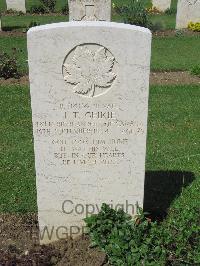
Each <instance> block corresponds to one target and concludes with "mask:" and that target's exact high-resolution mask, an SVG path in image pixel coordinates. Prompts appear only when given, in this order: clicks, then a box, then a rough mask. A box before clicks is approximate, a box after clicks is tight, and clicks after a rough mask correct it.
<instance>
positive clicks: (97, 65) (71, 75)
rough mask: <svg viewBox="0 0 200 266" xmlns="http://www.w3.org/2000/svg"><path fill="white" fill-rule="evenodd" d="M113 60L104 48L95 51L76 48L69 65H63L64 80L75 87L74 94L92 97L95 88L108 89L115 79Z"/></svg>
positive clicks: (86, 48)
mask: <svg viewBox="0 0 200 266" xmlns="http://www.w3.org/2000/svg"><path fill="white" fill-rule="evenodd" d="M114 63H115V58H114V57H113V56H112V55H111V54H108V52H107V50H106V48H105V47H100V48H99V47H98V49H97V50H96V51H93V50H91V49H89V48H88V47H87V46H78V47H77V48H76V49H75V51H74V55H73V57H72V60H71V62H70V64H69V63H66V62H65V63H64V65H63V67H64V70H65V71H64V72H65V74H64V79H65V81H66V82H67V83H69V84H72V85H75V87H74V89H73V90H74V92H75V93H78V94H82V95H85V96H88V97H94V96H95V93H96V90H97V88H108V87H110V86H111V85H112V82H113V81H114V79H115V78H116V74H115V73H113V66H114Z"/></svg>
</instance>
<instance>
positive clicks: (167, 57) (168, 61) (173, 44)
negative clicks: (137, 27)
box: [0, 36, 200, 73]
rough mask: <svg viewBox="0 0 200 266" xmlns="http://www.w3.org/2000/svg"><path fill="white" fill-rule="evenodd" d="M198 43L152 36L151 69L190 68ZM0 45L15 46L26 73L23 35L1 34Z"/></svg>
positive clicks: (198, 57) (190, 38) (194, 39)
mask: <svg viewBox="0 0 200 266" xmlns="http://www.w3.org/2000/svg"><path fill="white" fill-rule="evenodd" d="M199 45H200V36H187V37H184V36H183V37H155V38H153V43H152V61H151V70H154V71H167V70H190V69H191V68H192V67H193V66H194V65H196V64H197V62H200V50H199ZM0 47H1V49H2V51H5V52H8V53H12V49H13V48H17V51H16V56H17V60H18V62H19V65H20V70H21V71H22V72H23V73H28V65H27V48H26V38H25V37H14V36H12V37H7V36H2V37H1V38H0ZM194 51H195V52H194Z"/></svg>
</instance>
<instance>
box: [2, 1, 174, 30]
mask: <svg viewBox="0 0 200 266" xmlns="http://www.w3.org/2000/svg"><path fill="white" fill-rule="evenodd" d="M65 1H66V0H60V1H57V4H56V12H61V9H62V7H63V6H64V5H65ZM174 1H175V2H176V1H177V0H174ZM128 2H129V0H125V1H122V0H115V1H113V3H115V4H124V3H128ZM39 3H40V1H39V0H27V1H26V8H27V11H29V10H30V8H31V6H33V5H37V4H39ZM172 5H173V6H175V5H176V4H174V3H172ZM146 6H147V7H149V6H151V1H149V0H147V1H146ZM5 9H6V5H5V1H2V2H1V3H0V10H5ZM150 18H151V21H152V22H153V23H155V22H159V23H161V24H162V27H163V29H174V28H175V14H173V15H165V14H162V15H151V16H150ZM112 20H113V21H116V22H123V20H122V18H121V17H120V15H118V14H115V12H114V13H113V16H112ZM32 21H34V22H37V23H38V24H40V25H43V24H48V23H53V22H61V21H68V16H63V15H61V14H57V15H55V16H52V15H51V14H50V15H48V14H46V15H45V16H44V15H41V16H38V15H30V14H26V15H22V16H17V15H9V16H3V18H2V27H3V29H4V30H16V29H19V30H23V29H24V28H27V27H28V26H29V24H30V22H32Z"/></svg>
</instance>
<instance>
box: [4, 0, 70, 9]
mask: <svg viewBox="0 0 200 266" xmlns="http://www.w3.org/2000/svg"><path fill="white" fill-rule="evenodd" d="M66 1H67V0H57V3H56V11H60V10H61V8H62V7H63V6H64V5H65V4H66ZM40 3H41V2H40V0H26V9H27V11H29V10H30V8H31V7H32V6H34V5H38V4H40ZM5 10H6V0H1V1H0V11H5Z"/></svg>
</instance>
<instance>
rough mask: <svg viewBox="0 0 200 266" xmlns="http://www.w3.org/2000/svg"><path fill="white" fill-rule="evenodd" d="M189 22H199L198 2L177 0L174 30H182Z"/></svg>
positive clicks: (199, 10) (199, 8) (199, 6)
mask: <svg viewBox="0 0 200 266" xmlns="http://www.w3.org/2000/svg"><path fill="white" fill-rule="evenodd" d="M189 22H194V23H196V22H200V0H179V1H178V5H177V15H176V28H177V29H184V28H187V27H188V24H189Z"/></svg>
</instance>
